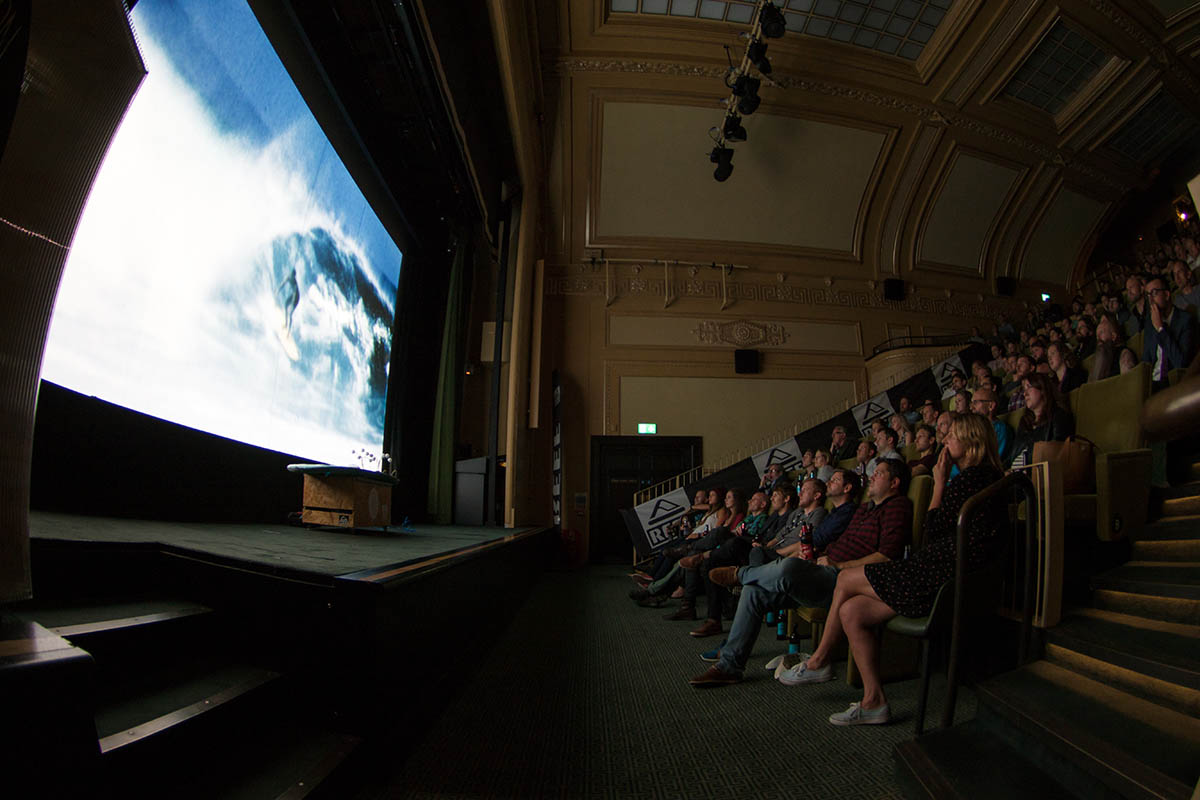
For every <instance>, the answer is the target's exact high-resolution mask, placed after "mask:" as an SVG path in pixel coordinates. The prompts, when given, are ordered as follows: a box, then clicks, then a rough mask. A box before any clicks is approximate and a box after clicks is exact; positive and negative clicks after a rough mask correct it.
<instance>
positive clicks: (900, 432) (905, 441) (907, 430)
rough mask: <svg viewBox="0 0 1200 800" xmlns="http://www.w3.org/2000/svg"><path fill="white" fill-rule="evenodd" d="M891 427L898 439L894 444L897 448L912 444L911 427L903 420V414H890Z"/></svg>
mask: <svg viewBox="0 0 1200 800" xmlns="http://www.w3.org/2000/svg"><path fill="white" fill-rule="evenodd" d="M891 427H892V430H894V431H895V432H896V436H898V437H899V441H898V442H897V443H896V446H897V447H908V446H909V445H910V444H912V443H913V429H912V425H909V424H908V420H906V419H905V418H904V415H903V414H892V420H891Z"/></svg>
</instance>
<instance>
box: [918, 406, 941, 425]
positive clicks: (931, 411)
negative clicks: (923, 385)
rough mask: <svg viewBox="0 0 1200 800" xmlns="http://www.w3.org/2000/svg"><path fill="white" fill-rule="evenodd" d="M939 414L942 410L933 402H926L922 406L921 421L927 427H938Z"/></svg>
mask: <svg viewBox="0 0 1200 800" xmlns="http://www.w3.org/2000/svg"><path fill="white" fill-rule="evenodd" d="M939 413H941V409H940V408H938V405H937V403H935V402H933V401H932V400H926V401H925V402H924V403H922V404H921V421H922V422H924V423H925V424H926V425H936V424H937V418H938V414H939Z"/></svg>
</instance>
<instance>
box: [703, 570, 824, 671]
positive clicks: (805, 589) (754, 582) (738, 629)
mask: <svg viewBox="0 0 1200 800" xmlns="http://www.w3.org/2000/svg"><path fill="white" fill-rule="evenodd" d="M837 574H838V571H837V569H836V568H835V567H823V566H820V565H818V564H817V563H816V562H815V561H805V560H804V559H802V558H781V559H780V560H778V561H772V562H771V563H770V564H764V565H762V566H761V567H742V568H741V569H740V570H738V580H740V581H741V583H742V596H741V599H740V600H739V601H738V607H737V614H736V615H735V616H734V618H733V627H732V628H730V629H729V638H728V639H727V640H726V642H725V646H724V647H722V648H721V660H720V661H719V662H718V663H717V666H718V667H719V668H720V669H722V670H724V671H725V672H733V673H737V674H741V672H742V671H743V670H744V669H745V668H746V659H747V658H749V657H750V651H751V650H753V649H754V640H755V639H757V638H758V629H759V628H760V627H762V617H763V614H765V613H766V612H767V610H768V609H777V608H797V607H799V606H828V605H829V603H830V602H831V601H832V600H833V589H834V587H835V586H836V585H837Z"/></svg>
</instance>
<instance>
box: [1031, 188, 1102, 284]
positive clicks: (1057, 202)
mask: <svg viewBox="0 0 1200 800" xmlns="http://www.w3.org/2000/svg"><path fill="white" fill-rule="evenodd" d="M1108 206H1109V204H1108V203H1105V202H1103V201H1100V200H1095V199H1093V198H1091V197H1087V196H1086V195H1082V194H1080V193H1079V192H1076V191H1074V190H1072V189H1063V190H1062V191H1060V192H1059V193H1058V195H1057V196H1056V197H1055V198H1054V200H1053V202H1051V204H1050V207H1049V208H1047V209H1046V213H1044V214H1043V215H1042V218H1041V220H1039V222H1038V226H1037V229H1036V230H1035V231H1034V232H1033V236H1032V237H1031V238H1030V241H1029V247H1028V248H1027V249H1026V251H1025V260H1024V263H1023V264H1022V267H1021V277H1022V278H1027V279H1030V280H1037V281H1047V282H1049V283H1059V284H1061V283H1065V282H1066V280H1067V277H1068V276H1069V275H1070V274H1071V270H1072V269H1073V268H1074V267H1075V261H1076V260H1077V259H1078V258H1079V255H1080V251H1081V250H1082V248H1083V246H1084V244H1085V243H1086V242H1087V238H1088V236H1089V234H1091V232H1092V230H1093V229H1094V228H1095V227H1096V223H1098V222H1099V221H1100V218H1101V217H1102V216H1103V215H1104V212H1105V211H1106V210H1107V209H1108Z"/></svg>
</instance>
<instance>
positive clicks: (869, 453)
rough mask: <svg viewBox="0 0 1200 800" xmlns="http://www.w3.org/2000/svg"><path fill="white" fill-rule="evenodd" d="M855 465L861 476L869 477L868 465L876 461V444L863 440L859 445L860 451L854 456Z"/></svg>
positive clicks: (855, 469)
mask: <svg viewBox="0 0 1200 800" xmlns="http://www.w3.org/2000/svg"><path fill="white" fill-rule="evenodd" d="M854 458H855V464H854V471H855V472H857V473H858V474H859V475H862V476H866V475H867V464H870V463H871V462H872V461H873V460H874V459H875V443H874V442H872V441H870V440H868V439H863V440H862V441H861V442H859V443H858V450H857V452H855V454H854Z"/></svg>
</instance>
